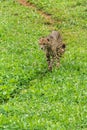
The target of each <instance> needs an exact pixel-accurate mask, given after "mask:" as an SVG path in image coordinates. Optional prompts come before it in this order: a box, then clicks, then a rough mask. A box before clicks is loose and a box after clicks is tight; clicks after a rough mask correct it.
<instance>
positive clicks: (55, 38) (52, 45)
mask: <svg viewBox="0 0 87 130" xmlns="http://www.w3.org/2000/svg"><path fill="white" fill-rule="evenodd" d="M39 45H40V47H41V49H43V50H44V51H45V53H46V58H47V63H48V69H49V70H50V71H51V70H52V67H53V64H54V63H55V61H56V62H57V63H56V65H57V66H59V64H60V57H61V56H62V55H63V53H64V51H65V47H66V45H65V44H64V43H63V42H62V38H61V35H60V33H59V32H57V31H52V33H51V34H50V35H49V36H47V37H45V38H41V39H39Z"/></svg>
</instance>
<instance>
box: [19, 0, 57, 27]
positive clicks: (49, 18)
mask: <svg viewBox="0 0 87 130" xmlns="http://www.w3.org/2000/svg"><path fill="white" fill-rule="evenodd" d="M17 1H18V2H19V3H20V4H21V5H23V6H26V7H31V8H33V9H35V10H37V12H38V13H39V14H40V15H42V16H43V17H44V18H45V19H46V20H47V22H46V23H45V24H48V25H49V24H54V23H55V21H54V20H53V19H52V18H51V15H49V14H46V13H45V12H43V11H42V10H39V9H37V7H36V6H35V5H34V4H32V3H30V2H27V1H26V0H17Z"/></svg>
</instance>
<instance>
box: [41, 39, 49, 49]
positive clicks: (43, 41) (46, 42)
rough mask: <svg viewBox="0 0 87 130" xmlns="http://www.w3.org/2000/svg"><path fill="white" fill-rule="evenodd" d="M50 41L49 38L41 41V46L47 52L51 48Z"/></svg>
mask: <svg viewBox="0 0 87 130" xmlns="http://www.w3.org/2000/svg"><path fill="white" fill-rule="evenodd" d="M49 43H50V39H49V38H41V39H39V45H40V48H41V49H42V50H46V49H47V48H48V47H49V46H50V44H49Z"/></svg>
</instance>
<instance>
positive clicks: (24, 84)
mask: <svg viewBox="0 0 87 130" xmlns="http://www.w3.org/2000/svg"><path fill="white" fill-rule="evenodd" d="M48 73H50V72H49V71H48V70H47V69H44V70H43V71H41V70H40V71H36V72H35V74H34V75H33V76H29V77H28V76H26V77H27V78H24V77H22V76H20V77H19V79H18V81H17V83H16V86H17V87H16V88H15V89H14V90H13V91H11V92H10V94H9V96H4V97H0V104H2V103H3V104H4V103H7V102H8V101H9V99H11V98H14V97H16V96H18V95H19V94H20V92H21V90H23V89H28V88H29V84H30V82H32V81H33V80H35V79H38V80H42V79H43V78H44V77H45V76H46V75H47V74H48Z"/></svg>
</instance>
